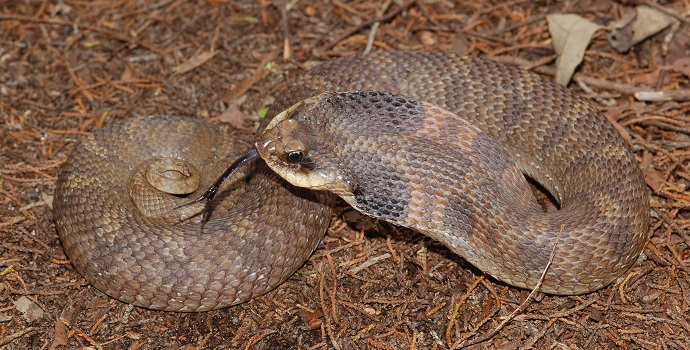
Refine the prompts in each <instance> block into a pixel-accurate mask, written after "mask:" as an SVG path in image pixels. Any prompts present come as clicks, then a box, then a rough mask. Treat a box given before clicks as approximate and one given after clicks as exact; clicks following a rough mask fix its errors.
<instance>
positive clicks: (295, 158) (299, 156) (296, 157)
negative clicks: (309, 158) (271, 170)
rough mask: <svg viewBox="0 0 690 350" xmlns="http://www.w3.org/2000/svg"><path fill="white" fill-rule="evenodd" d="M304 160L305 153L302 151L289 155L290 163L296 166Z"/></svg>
mask: <svg viewBox="0 0 690 350" xmlns="http://www.w3.org/2000/svg"><path fill="white" fill-rule="evenodd" d="M303 159H304V152H302V151H292V152H290V153H288V155H287V160H288V163H291V164H294V163H299V162H301V161H302V160H303Z"/></svg>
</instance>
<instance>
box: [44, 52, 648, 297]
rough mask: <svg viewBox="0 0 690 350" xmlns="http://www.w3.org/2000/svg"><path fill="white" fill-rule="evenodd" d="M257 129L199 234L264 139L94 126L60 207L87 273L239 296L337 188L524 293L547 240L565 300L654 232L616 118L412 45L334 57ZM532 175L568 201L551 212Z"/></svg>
mask: <svg viewBox="0 0 690 350" xmlns="http://www.w3.org/2000/svg"><path fill="white" fill-rule="evenodd" d="M322 93H323V94H322ZM276 115H277V117H275V118H273V119H272V118H271V117H272V116H276ZM260 129H261V130H262V131H260V132H259V134H258V135H257V137H256V142H255V147H256V148H257V149H258V153H259V154H260V155H261V156H262V158H263V159H264V160H265V162H264V161H258V162H253V163H250V165H249V166H245V167H242V168H241V169H240V170H239V171H238V174H237V175H236V176H233V177H232V178H231V179H230V180H229V181H227V182H226V183H225V184H224V185H223V187H222V188H221V189H220V191H219V192H218V193H219V195H218V197H217V198H216V199H215V200H214V201H213V202H212V203H213V206H212V211H211V216H210V217H209V219H208V221H207V222H206V223H205V224H204V225H203V227H204V229H203V230H201V229H200V227H201V223H200V220H199V219H198V215H197V216H194V213H197V212H198V208H194V207H193V206H189V207H191V209H189V208H187V206H185V205H183V204H184V203H189V200H190V199H191V198H196V197H198V196H199V195H200V194H202V193H204V191H205V190H206V188H208V186H210V185H211V184H212V183H213V181H214V180H215V179H216V178H217V177H218V176H219V175H220V174H221V173H222V172H223V170H224V169H225V168H226V167H227V166H228V164H229V163H231V162H232V160H234V159H235V158H237V157H238V156H239V155H240V154H242V153H243V151H246V150H247V149H250V148H252V141H253V140H254V139H253V136H252V135H240V136H237V135H227V134H226V133H223V132H221V131H219V129H218V128H217V127H215V126H213V125H210V124H207V123H205V122H203V121H201V120H197V119H193V118H181V117H170V116H153V117H139V118H129V119H125V120H116V121H114V122H113V123H111V124H109V125H107V126H105V127H103V128H101V129H99V130H96V131H95V132H94V133H92V134H91V135H90V136H88V137H86V138H85V139H84V140H83V141H82V142H81V143H80V145H78V146H77V147H76V148H75V150H74V151H73V153H72V154H71V156H70V157H69V158H68V160H67V162H66V163H65V165H64V166H63V167H62V169H61V171H60V174H59V179H58V182H57V188H56V193H55V201H54V216H55V221H56V224H57V229H58V233H59V235H60V238H61V241H62V243H63V246H64V248H65V252H66V253H67V255H68V256H69V258H70V259H71V262H72V264H73V265H74V266H75V267H76V269H77V271H79V272H80V273H81V274H82V275H83V276H84V277H85V278H86V279H87V280H88V282H89V283H91V284H92V285H93V286H95V287H96V288H97V289H99V290H101V291H103V292H105V293H106V294H108V295H110V296H112V297H114V298H117V299H119V300H122V301H124V302H127V303H133V304H135V305H139V306H143V307H147V308H152V309H162V310H174V311H203V310H210V309H215V308H220V307H225V306H229V305H234V304H237V303H241V302H243V301H246V300H248V299H250V298H252V297H255V296H258V295H260V294H262V293H265V292H266V291H268V290H270V289H271V288H273V287H275V286H276V285H278V284H280V283H281V282H283V281H284V280H285V279H286V278H288V277H289V276H290V275H291V274H292V273H294V271H296V269H298V268H299V267H300V266H301V264H303V262H304V261H305V260H306V259H307V258H308V257H309V255H310V254H311V253H312V252H313V251H314V249H315V247H316V246H317V244H318V242H319V241H320V239H321V238H322V237H323V234H324V232H325V230H326V228H327V226H328V224H329V220H330V216H331V215H332V206H333V204H334V198H335V197H334V195H333V193H335V194H337V195H339V196H341V197H342V198H343V199H345V201H346V202H348V203H350V204H351V205H352V206H353V207H354V208H356V209H357V210H359V211H362V212H363V213H365V214H367V215H371V216H374V217H377V218H381V219H383V220H387V221H390V222H392V223H394V224H398V225H403V226H407V227H410V228H413V229H415V230H418V231H420V232H422V233H424V234H426V235H428V236H430V237H432V238H434V239H436V240H438V241H440V242H442V243H443V244H445V245H446V246H448V247H449V248H450V249H451V250H452V251H454V252H455V253H457V254H459V255H461V256H462V257H463V258H465V259H466V260H467V261H468V262H470V263H472V264H473V265H475V266H477V267H478V268H480V269H481V270H483V271H485V272H486V273H488V274H490V275H491V276H493V277H495V278H497V279H499V280H501V281H504V282H506V283H508V284H511V285H514V286H518V287H523V288H533V287H534V286H536V285H537V283H539V280H540V277H541V275H542V272H543V271H544V270H545V268H546V267H547V264H548V263H549V260H550V257H551V255H552V252H553V258H552V261H551V265H550V266H549V267H548V269H547V273H546V275H545V277H544V279H543V283H542V285H541V290H542V291H544V292H546V293H552V294H581V293H587V292H590V291H593V290H596V289H598V288H601V287H603V286H606V285H608V284H610V283H611V282H612V281H614V280H615V279H617V278H618V277H620V276H621V275H622V274H623V273H625V271H626V270H627V269H628V268H629V267H630V266H631V265H632V264H633V263H634V262H635V261H636V259H637V257H638V255H639V254H640V252H641V250H642V248H643V246H644V244H645V242H646V240H647V238H648V222H649V201H648V196H649V195H648V191H647V188H646V185H645V183H644V180H643V177H642V173H641V171H640V169H639V167H638V165H637V163H636V161H635V158H634V156H633V154H632V152H631V151H630V149H629V148H628V146H627V144H626V142H625V140H624V139H623V138H622V137H621V136H620V134H619V133H618V132H617V131H616V130H615V128H614V127H613V125H612V124H611V123H610V122H608V121H607V120H606V118H605V117H603V116H602V114H601V113H599V112H598V111H597V110H596V109H595V108H594V107H592V105H590V104H589V103H588V102H587V101H585V100H584V99H583V98H581V97H579V96H577V95H576V94H574V93H572V92H570V91H569V90H567V89H565V88H563V87H561V86H559V85H557V84H554V83H552V82H550V81H548V80H546V79H544V78H542V77H540V76H538V75H535V74H533V73H529V72H524V71H521V70H519V69H516V68H512V67H508V66H504V65H500V64H497V63H494V62H492V61H489V60H485V59H480V58H475V57H458V56H455V55H452V54H448V53H440V52H417V51H406V52H403V51H388V52H375V53H371V54H368V55H355V56H350V57H345V58H341V59H335V60H331V61H328V62H326V63H324V64H322V65H320V66H318V67H316V68H314V69H312V70H310V71H308V72H306V73H304V74H303V75H301V76H300V77H298V78H297V79H296V80H295V81H294V82H293V83H292V84H290V85H289V86H288V88H287V90H285V91H284V92H283V93H281V94H280V95H279V96H278V97H277V99H276V102H275V103H274V105H273V106H272V107H271V110H270V112H269V117H268V118H267V119H266V121H265V122H264V123H263V125H262V127H261V128H260ZM152 161H153V162H154V163H156V162H158V163H161V162H162V163H163V164H169V163H170V162H173V163H175V162H177V163H176V165H175V166H174V168H171V170H163V171H162V175H161V176H162V177H163V178H164V179H169V180H178V179H182V178H185V179H186V178H194V179H195V180H194V181H192V183H193V184H192V185H191V188H189V189H185V190H179V191H178V190H176V191H169V192H170V193H162V192H161V191H159V190H157V188H158V187H157V186H158V185H156V184H155V183H156V182H155V181H154V180H153V179H151V178H150V177H149V175H150V173H151V172H154V173H155V171H152V170H150V169H153V168H155V167H152V166H151V165H149V164H150V162H152ZM178 163H179V164H178ZM267 164H268V165H269V166H270V168H272V169H273V170H275V172H273V171H271V169H269V167H268V166H267ZM276 173H277V174H279V175H280V176H282V177H284V178H285V180H287V182H286V181H285V180H283V179H281V178H280V177H279V176H277V175H276ZM523 174H524V175H526V176H528V177H530V178H532V179H534V180H535V181H537V182H538V183H539V184H541V185H542V186H543V187H544V188H545V189H546V190H548V191H549V192H550V193H551V194H552V195H553V197H554V198H555V199H556V201H557V202H558V203H559V210H557V211H555V212H551V213H545V212H544V211H542V210H541V209H540V207H539V205H538V204H537V203H536V201H535V199H534V197H533V196H532V194H531V191H530V189H529V188H528V186H527V182H526V179H525V176H524V175H523ZM288 182H289V183H288ZM291 184H294V185H296V186H293V185H291ZM161 187H162V186H161ZM299 187H311V188H313V190H308V189H302V188H299ZM323 190H326V191H323ZM146 208H153V209H152V210H146ZM186 211H189V212H186ZM161 215H162V216H161Z"/></svg>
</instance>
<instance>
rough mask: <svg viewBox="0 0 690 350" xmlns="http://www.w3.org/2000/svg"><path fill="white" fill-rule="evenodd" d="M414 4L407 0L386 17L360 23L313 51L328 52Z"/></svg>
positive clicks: (413, 1) (413, 0) (412, 0)
mask: <svg viewBox="0 0 690 350" xmlns="http://www.w3.org/2000/svg"><path fill="white" fill-rule="evenodd" d="M414 4H415V0H408V1H407V2H406V3H404V4H403V5H402V6H400V7H398V8H397V9H395V10H393V11H391V12H390V13H388V14H386V15H384V16H381V17H376V18H372V19H369V20H366V21H364V22H362V23H361V24H360V25H358V26H355V27H353V28H351V29H349V30H347V31H346V32H345V33H343V34H341V35H340V36H339V37H338V38H336V39H335V40H333V41H331V42H330V43H328V44H326V45H324V46H322V47H321V48H319V49H317V50H315V51H316V52H317V53H323V52H325V51H327V50H330V49H332V48H333V47H334V46H335V45H337V44H338V43H339V42H341V41H343V40H345V39H347V38H348V37H350V36H351V35H352V34H354V33H357V32H359V31H360V30H362V29H363V28H366V27H368V26H370V25H372V24H374V23H376V22H385V21H388V20H389V19H391V18H393V17H395V16H397V15H398V14H399V13H400V12H402V11H404V10H406V9H407V8H409V7H410V6H412V5H414Z"/></svg>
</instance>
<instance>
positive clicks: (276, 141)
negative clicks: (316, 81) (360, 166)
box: [255, 96, 352, 196]
mask: <svg viewBox="0 0 690 350" xmlns="http://www.w3.org/2000/svg"><path fill="white" fill-rule="evenodd" d="M320 97H321V96H317V97H314V98H310V99H307V100H304V101H302V102H300V103H297V104H296V105H294V106H292V107H290V108H288V109H287V110H285V111H283V112H282V113H280V114H278V115H277V116H276V117H275V118H274V119H273V120H272V121H271V123H270V124H269V125H268V126H267V127H266V129H265V130H264V132H263V133H262V134H261V135H259V136H258V137H257V140H256V143H255V147H256V150H257V151H258V153H259V156H260V157H261V158H263V159H264V161H265V162H266V164H267V165H268V166H269V167H270V168H271V169H272V170H273V171H274V172H276V173H277V174H278V175H279V176H280V177H282V178H283V179H285V180H286V181H288V182H289V183H291V184H292V185H294V186H298V187H304V188H310V189H314V190H327V191H331V192H334V193H335V194H337V195H342V196H346V195H351V193H352V191H351V190H350V187H349V186H347V184H346V181H344V177H343V176H342V174H341V173H340V172H339V171H338V170H337V167H335V166H334V165H333V160H334V159H333V157H334V156H335V155H333V154H330V153H329V150H328V146H326V145H325V144H324V143H323V141H318V140H323V139H324V137H323V135H317V133H316V131H315V130H314V129H312V128H311V127H310V126H309V125H308V124H307V123H304V122H302V121H298V120H297V119H296V118H298V116H300V117H301V116H303V115H308V114H309V113H310V112H311V111H312V110H311V109H312V106H313V105H314V104H317V103H318V102H319V98H320ZM292 156H294V158H292Z"/></svg>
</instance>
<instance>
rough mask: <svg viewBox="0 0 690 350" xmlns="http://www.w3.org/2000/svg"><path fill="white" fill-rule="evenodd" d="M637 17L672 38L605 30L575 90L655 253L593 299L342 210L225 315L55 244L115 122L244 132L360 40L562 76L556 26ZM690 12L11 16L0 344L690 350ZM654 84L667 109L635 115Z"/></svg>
mask: <svg viewBox="0 0 690 350" xmlns="http://www.w3.org/2000/svg"><path fill="white" fill-rule="evenodd" d="M641 4H648V5H649V7H651V8H654V9H657V11H659V12H661V13H665V14H667V17H670V18H672V19H673V20H674V21H675V22H676V23H675V24H673V25H671V26H669V27H667V28H666V29H663V30H661V31H658V32H656V33H654V34H652V35H650V37H649V38H648V39H646V40H644V41H641V42H639V43H634V44H632V47H631V48H630V49H628V50H623V51H622V52H619V51H617V50H615V49H613V48H612V46H611V45H610V42H611V41H610V40H609V39H611V38H610V37H608V38H607V34H606V33H607V30H600V31H598V32H596V33H595V34H594V37H593V39H592V42H591V43H590V44H589V46H588V49H587V51H586V52H585V55H584V61H583V62H582V63H581V64H579V65H578V67H577V70H576V74H575V76H574V78H573V81H572V82H571V83H570V84H569V87H570V88H571V89H573V90H575V91H577V92H578V93H580V94H582V95H584V96H586V97H587V98H589V99H590V100H591V101H592V102H593V103H595V104H596V105H597V106H598V107H599V108H600V109H601V110H602V111H603V112H604V114H605V115H606V116H607V117H608V118H609V119H610V120H611V121H612V122H614V123H616V124H617V126H618V127H619V129H620V130H621V132H622V133H623V134H624V135H625V136H626V138H627V139H628V140H629V142H630V145H631V147H632V149H633V150H634V152H635V155H636V157H637V159H638V161H639V162H640V165H641V167H642V169H643V171H644V173H645V177H646V180H647V184H648V185H649V187H650V190H651V191H652V198H651V206H652V222H651V225H650V228H649V229H650V230H651V231H652V232H653V234H652V238H651V240H650V241H649V243H648V244H647V246H646V248H645V250H644V258H643V259H641V260H640V262H639V263H638V264H636V265H635V266H634V267H633V268H632V269H631V270H630V271H629V273H628V274H627V275H626V276H625V278H623V279H621V280H620V281H618V282H617V283H616V284H614V285H612V286H610V287H607V288H604V289H602V290H600V291H598V292H594V293H590V294H586V295H582V296H574V297H561V296H549V295H541V294H539V293H537V294H536V296H534V297H533V298H531V297H530V291H525V290H521V289H518V288H513V287H509V286H506V285H504V284H502V283H499V282H497V281H495V280H494V279H492V278H490V277H489V276H486V275H483V274H482V272H481V271H478V270H476V269H474V268H472V267H471V266H470V265H469V264H467V263H466V262H464V261H463V259H462V258H460V257H458V256H456V255H454V254H453V253H451V252H450V251H448V250H447V249H445V248H444V247H443V246H441V245H440V244H438V243H435V242H434V241H431V240H430V239H428V238H425V237H424V236H421V235H419V234H415V233H413V232H407V231H405V230H402V229H399V228H396V227H392V226H390V225H386V224H385V223H380V222H375V221H373V220H369V219H366V218H363V217H361V216H360V215H358V214H357V213H356V212H354V211H353V210H352V209H349V208H347V207H346V206H345V205H344V204H340V206H339V208H340V209H339V210H338V214H337V215H336V216H335V217H334V220H333V224H332V226H331V228H330V229H329V231H328V233H327V235H326V237H325V239H324V240H323V243H322V244H321V245H320V246H319V249H318V250H317V251H316V252H315V253H314V255H313V256H312V257H311V258H310V259H309V260H308V261H307V262H306V263H305V265H304V266H303V267H302V269H301V270H300V272H299V273H297V274H295V275H294V276H293V277H292V278H290V279H289V280H288V281H287V282H286V283H284V284H282V285H281V286H279V287H278V288H276V289H275V290H273V291H271V292H270V293H268V294H266V295H265V296H263V297H259V298H257V299H255V300H252V301H250V302H248V303H245V304H242V305H239V306H236V307H231V308H227V309H223V310H217V311H212V312H204V313H171V312H161V311H151V310H146V309H142V308H137V307H131V306H128V305H126V304H123V303H121V302H118V301H116V300H114V299H111V298H108V297H107V296H105V295H103V294H101V293H99V292H98V291H96V290H95V289H94V288H92V287H91V286H89V285H88V284H87V283H86V281H85V280H84V279H83V278H82V277H81V276H80V275H79V274H78V273H77V272H76V271H75V270H74V268H73V267H72V266H71V265H70V264H69V260H68V259H67V256H66V255H65V254H64V252H63V249H62V246H61V245H60V241H59V239H58V236H57V233H56V230H55V225H54V223H53V217H52V214H51V208H50V203H51V200H52V194H53V191H54V188H55V180H56V175H57V173H58V171H59V167H60V165H61V164H62V163H63V162H64V161H65V159H66V158H67V156H68V155H69V153H70V151H71V150H72V149H73V148H74V146H75V145H76V144H77V142H78V141H79V139H80V138H82V137H83V136H84V135H87V134H88V133H89V132H91V131H93V130H94V129H96V128H98V127H99V126H100V125H103V124H107V123H109V122H111V121H112V120H114V119H119V118H126V117H129V116H132V115H146V114H178V115H188V116H197V117H199V118H204V119H208V120H210V122H211V123H215V124H217V125H219V127H221V128H225V129H229V128H238V127H241V128H248V129H251V128H253V127H255V125H256V120H257V118H258V117H257V115H258V113H259V111H260V110H262V109H263V108H265V107H266V106H268V105H269V104H270V103H271V102H272V96H276V94H277V93H279V92H280V91H281V89H283V88H284V86H285V85H286V84H287V83H288V82H289V81H290V80H291V79H293V78H294V77H295V76H296V75H297V74H299V73H300V72H302V71H304V70H305V69H308V68H310V67H312V66H314V65H315V64H317V63H319V62H322V61H325V60H328V59H330V58H333V57H338V56H343V55H347V54H351V53H355V52H362V51H364V50H366V49H367V45H368V44H370V45H372V48H373V49H375V50H379V49H423V50H451V51H455V52H459V53H463V54H468V55H480V56H485V57H489V58H491V59H495V60H499V61H502V62H506V63H509V64H518V65H520V66H521V67H523V68H526V69H532V70H535V71H537V72H539V73H542V74H547V75H553V74H554V69H553V67H554V66H555V60H556V55H555V51H554V48H553V46H554V45H553V42H552V39H551V38H552V36H551V35H550V33H549V31H548V28H547V21H546V15H548V14H554V13H576V14H578V15H580V16H582V17H584V18H586V19H588V20H590V21H592V22H594V23H597V24H600V25H603V26H609V28H610V25H611V24H612V23H614V22H615V21H618V20H620V19H621V18H625V17H626V16H628V15H629V14H631V13H634V10H635V9H636V8H637V7H639V6H640V5H641ZM689 10H690V3H688V2H687V1H685V0H678V1H659V2H654V3H652V2H651V1H650V2H647V1H644V0H640V1H621V2H612V1H594V0H585V1H579V2H578V1H540V2H532V1H522V0H513V1H466V0H454V1H450V0H438V1H432V0H418V1H397V0H396V1H380V2H369V1H362V0H355V1H337V0H332V1H322V2H309V1H289V2H288V1H271V0H259V1H245V0H241V1H229V0H207V1H182V0H162V1H157V2H146V1H139V0H118V1H112V2H111V1H73V0H64V1H53V2H43V1H3V2H0V33H2V34H1V35H0V43H1V44H0V114H1V115H2V126H1V128H2V134H0V135H1V136H0V150H1V151H0V237H1V239H0V281H1V283H0V348H2V349H76V348H85V349H89V348H94V349H176V348H181V349H240V348H241V349H331V348H335V349H449V348H463V347H467V348H473V349H483V348H492V349H515V348H541V349H547V348H558V349H610V348H624V349H689V348H690V340H688V339H690V316H689V315H690V313H689V311H690V280H689V279H688V271H689V269H690V192H688V187H689V186H690V117H688V116H689V115H690V113H689V112H690V103H688V101H687V100H688V96H689V95H690V94H688V93H687V89H688V88H689V86H688V85H690V84H688V76H687V74H688V68H687V67H688V65H690V64H688V62H687V60H683V58H684V57H686V56H688V53H689V52H690V51H689V50H690V45H689V44H688V43H689V42H690V35H689V34H688V19H687V17H688V13H690V12H689ZM641 90H649V91H663V92H665V93H667V94H668V96H669V99H668V100H666V101H656V102H649V101H648V102H642V101H640V100H639V99H638V98H639V97H640V95H635V94H634V93H636V92H637V93H639V92H640V91H641ZM514 311H516V312H515V313H514V314H513V312H514ZM504 321H507V322H506V323H505V324H502V323H503V322H504Z"/></svg>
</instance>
